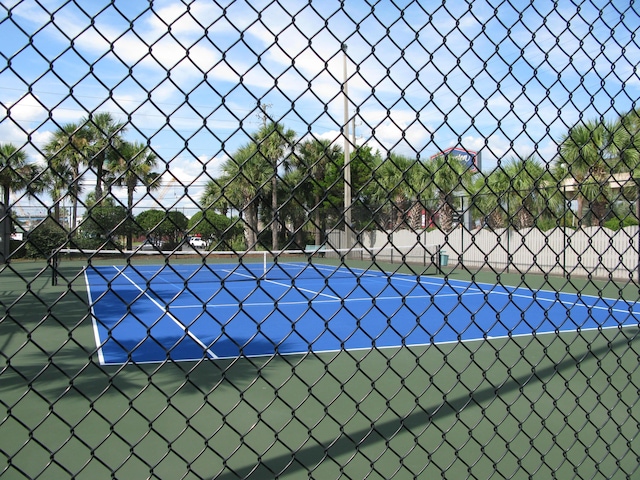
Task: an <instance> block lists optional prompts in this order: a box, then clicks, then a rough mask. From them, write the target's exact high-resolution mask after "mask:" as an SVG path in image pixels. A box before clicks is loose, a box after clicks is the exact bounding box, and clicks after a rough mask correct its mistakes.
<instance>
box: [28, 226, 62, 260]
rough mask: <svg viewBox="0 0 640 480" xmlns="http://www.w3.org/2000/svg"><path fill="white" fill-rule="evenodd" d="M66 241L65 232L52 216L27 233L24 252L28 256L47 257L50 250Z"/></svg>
mask: <svg viewBox="0 0 640 480" xmlns="http://www.w3.org/2000/svg"><path fill="white" fill-rule="evenodd" d="M66 243H67V232H66V231H65V230H64V229H63V228H62V227H61V226H60V225H59V224H58V223H57V222H56V221H55V220H53V219H52V218H47V219H46V220H45V221H44V222H42V223H40V224H39V225H38V226H36V228H34V229H33V230H31V231H30V232H29V233H28V235H27V242H26V254H27V256H28V257H30V258H49V257H50V256H51V252H53V251H55V250H57V249H59V248H62V247H64V246H65V244H66Z"/></svg>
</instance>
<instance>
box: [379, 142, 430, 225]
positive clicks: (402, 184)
mask: <svg viewBox="0 0 640 480" xmlns="http://www.w3.org/2000/svg"><path fill="white" fill-rule="evenodd" d="M415 163H416V161H415V160H412V159H410V158H408V157H405V156H403V155H399V154H396V153H391V155H389V156H388V157H387V158H386V159H385V160H384V161H383V162H382V163H381V164H380V165H379V166H378V168H376V170H375V172H374V175H375V179H376V183H377V186H378V188H377V189H376V193H377V197H378V198H377V200H378V201H382V202H383V209H384V210H387V209H385V208H384V203H387V202H388V203H389V208H388V210H387V212H388V220H387V222H386V224H387V226H388V228H390V229H395V228H397V227H398V226H400V225H401V224H402V223H404V221H405V212H406V211H407V210H408V208H409V206H410V203H411V200H413V199H414V198H415V197H416V196H417V192H416V190H415V187H414V186H413V185H411V181H410V180H411V177H412V175H411V173H410V172H411V171H412V170H413V167H414V165H415ZM418 181H419V180H418Z"/></svg>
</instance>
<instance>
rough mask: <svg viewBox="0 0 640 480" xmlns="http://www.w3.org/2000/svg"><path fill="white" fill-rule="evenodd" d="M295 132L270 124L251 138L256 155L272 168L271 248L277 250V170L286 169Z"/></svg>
mask: <svg viewBox="0 0 640 480" xmlns="http://www.w3.org/2000/svg"><path fill="white" fill-rule="evenodd" d="M295 137H296V132H295V131H293V130H290V129H285V127H284V125H283V124H281V123H276V122H271V123H268V124H265V125H263V126H262V128H260V130H258V132H257V133H256V134H255V135H254V136H253V139H254V142H255V143H256V148H257V153H258V155H260V156H262V157H263V158H264V159H265V160H266V161H267V162H268V163H269V165H271V168H272V172H273V173H272V177H271V211H272V215H273V219H272V222H271V248H273V249H274V250H277V249H278V231H279V229H280V219H279V215H278V169H279V168H280V167H281V166H284V167H285V169H287V168H288V164H287V162H286V160H287V157H288V156H289V154H290V153H291V150H292V146H293V143H294V141H295Z"/></svg>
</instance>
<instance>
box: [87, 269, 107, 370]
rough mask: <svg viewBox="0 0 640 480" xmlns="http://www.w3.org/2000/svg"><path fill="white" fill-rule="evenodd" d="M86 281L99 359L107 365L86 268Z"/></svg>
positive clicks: (101, 363) (102, 363)
mask: <svg viewBox="0 0 640 480" xmlns="http://www.w3.org/2000/svg"><path fill="white" fill-rule="evenodd" d="M84 283H85V284H86V285H87V296H88V297H89V305H91V324H92V325H93V338H94V341H95V342H96V347H98V361H99V362H100V365H106V362H105V360H104V353H103V352H102V348H103V347H104V344H103V343H102V339H101V338H100V330H99V329H98V322H97V320H98V317H97V316H96V314H95V311H94V306H95V304H94V303H93V296H92V295H91V284H90V283H89V277H88V275H87V269H86V268H85V269H84Z"/></svg>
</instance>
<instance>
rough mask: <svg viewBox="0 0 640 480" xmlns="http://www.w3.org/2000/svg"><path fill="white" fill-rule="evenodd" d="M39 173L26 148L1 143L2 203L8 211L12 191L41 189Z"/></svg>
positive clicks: (0, 185)
mask: <svg viewBox="0 0 640 480" xmlns="http://www.w3.org/2000/svg"><path fill="white" fill-rule="evenodd" d="M39 173H40V169H39V168H38V166H37V165H36V164H35V163H33V162H30V161H29V158H28V157H27V154H26V153H25V152H24V150H21V149H18V147H16V146H15V145H13V144H12V143H2V144H0V188H2V192H3V196H2V203H4V206H5V208H6V209H7V211H8V209H9V207H10V204H11V202H10V201H11V192H18V191H20V190H28V191H30V192H34V191H37V190H38V189H39V188H38V187H39V183H38V178H37V176H38V174H39Z"/></svg>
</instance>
